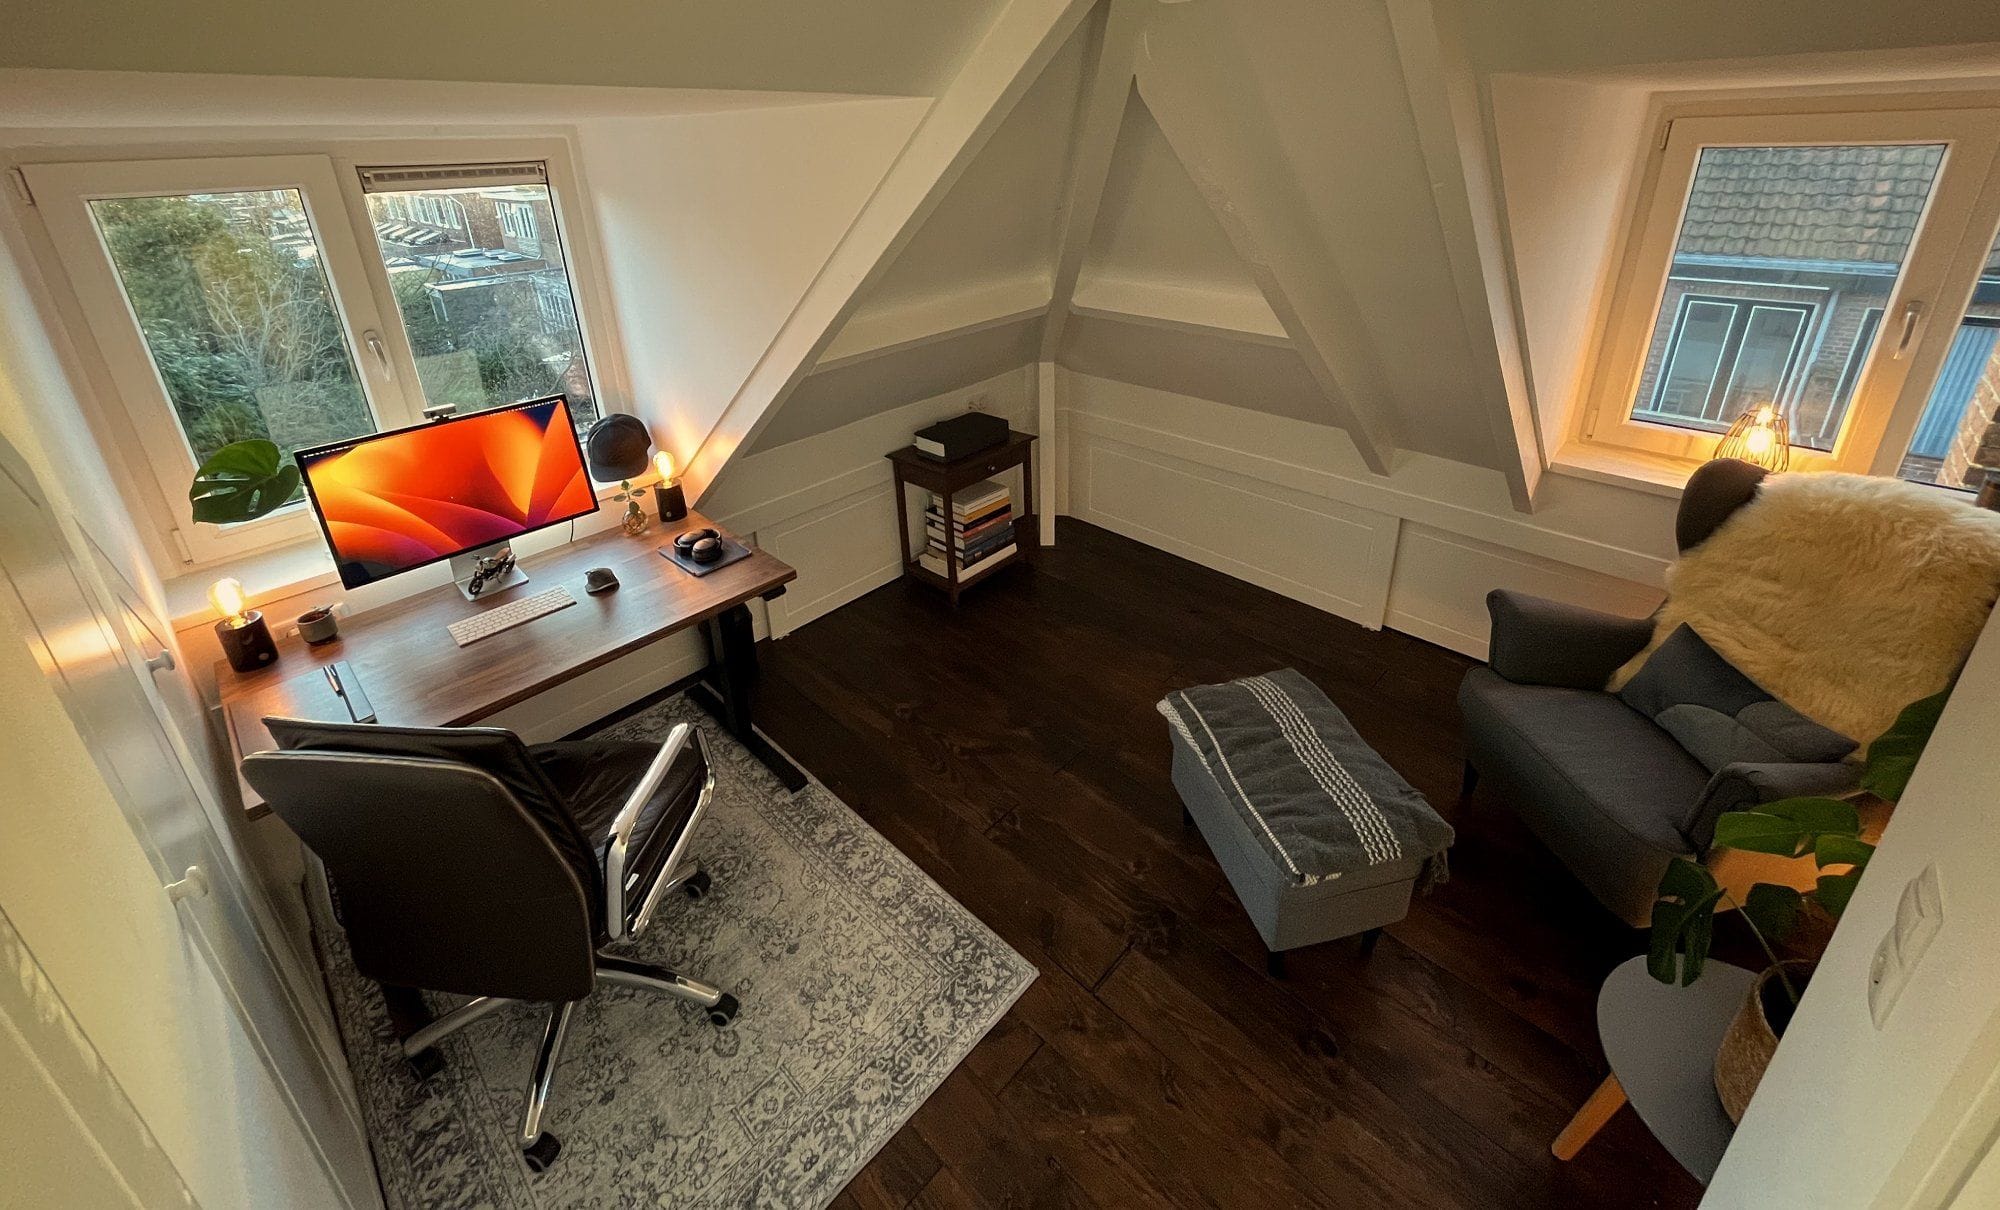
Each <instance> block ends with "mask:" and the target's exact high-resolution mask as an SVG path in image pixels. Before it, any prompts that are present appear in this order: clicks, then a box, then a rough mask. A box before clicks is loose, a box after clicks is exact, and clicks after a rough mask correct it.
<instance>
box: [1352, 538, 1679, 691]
mask: <svg viewBox="0 0 2000 1210" xmlns="http://www.w3.org/2000/svg"><path fill="white" fill-rule="evenodd" d="M1495 588H1509V589H1514V590H1517V591H1520V592H1528V593H1534V594H1535V595H1537V596H1543V597H1550V598H1553V599H1555V600H1559V601H1566V602H1568V603H1570V604H1572V605H1586V606H1589V607H1590V608H1592V609H1602V610H1604V611H1606V612H1607V613H1617V614H1624V615H1626V616H1628V617H1643V616H1645V615H1646V614H1648V613H1650V612H1652V610H1653V608H1654V607H1655V606H1657V605H1658V604H1659V603H1660V600H1661V592H1660V590H1659V589H1657V588H1653V587H1649V586H1647V585H1644V584H1635V583H1633V582H1632V581H1630V580H1621V579H1618V578H1616V577H1614V576H1607V575H1605V574H1603V573H1602V572H1596V571H1590V570H1588V569H1586V568H1582V567H1576V566H1573V565H1571V564H1568V563H1558V562H1556V561H1555V560H1554V559H1545V558H1542V557H1541V556H1540V555H1532V554H1528V553H1526V552H1524V551H1519V550H1512V549H1509V548H1508V547H1505V546H1496V545H1494V544H1493V543H1491V542H1482V541H1480V540H1479V539H1478V538H1468V537H1466V536H1464V535H1462V534H1454V533H1450V532H1448V531H1445V530H1441V529H1433V528H1432V527H1430V526H1428V525H1420V524H1417V523H1415V522H1406V523H1405V524H1404V525H1403V530H1402V534H1401V536H1400V538H1399V539H1398V541H1397V543H1396V558H1395V573H1394V575H1393V576H1392V577H1391V578H1390V581H1389V607H1388V624H1389V625H1390V626H1391V627H1394V628H1395V629H1397V630H1401V631H1403V632H1405V633H1406V634H1413V635H1416V636H1417V637H1418V638H1420V639H1426V640H1429V641H1430V642H1433V643H1436V644H1438V645H1440V646H1443V647H1449V648H1451V649H1453V650H1454V651H1462V652H1464V653H1465V654H1467V655H1470V656H1476V657H1478V658H1479V659H1485V658H1486V644H1487V632H1488V621H1487V614H1486V594H1487V593H1488V592H1490V591H1491V590H1493V589H1495Z"/></svg>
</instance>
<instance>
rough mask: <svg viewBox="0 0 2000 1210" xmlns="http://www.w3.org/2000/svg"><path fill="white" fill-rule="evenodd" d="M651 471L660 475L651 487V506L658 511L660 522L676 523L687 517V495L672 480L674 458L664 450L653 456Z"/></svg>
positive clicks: (676, 480) (678, 482)
mask: <svg viewBox="0 0 2000 1210" xmlns="http://www.w3.org/2000/svg"><path fill="white" fill-rule="evenodd" d="M653 469H654V470H656V471H658V472H659V473H660V481H659V482H658V483H656V484H654V485H653V504H654V505H655V506H656V507H658V509H659V510H660V520H662V521H678V520H680V519H681V518H682V517H685V516H687V515H688V500H687V493H686V492H684V491H682V490H681V481H680V480H678V479H676V478H674V456H673V455H672V454H669V453H668V452H667V451H665V450H661V451H660V452H659V453H657V454H654V455H653Z"/></svg>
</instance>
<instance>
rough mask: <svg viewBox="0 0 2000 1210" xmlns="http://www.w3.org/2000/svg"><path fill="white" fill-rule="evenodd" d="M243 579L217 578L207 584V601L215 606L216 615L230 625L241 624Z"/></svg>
mask: <svg viewBox="0 0 2000 1210" xmlns="http://www.w3.org/2000/svg"><path fill="white" fill-rule="evenodd" d="M243 602H244V596H243V581H241V580H238V579H234V578H225V579H221V580H217V581H216V582H215V583H213V584H210V585H209V586H208V603H209V604H211V605H213V606H215V612H216V614H217V616H219V617H221V618H222V619H223V620H224V621H226V622H228V623H229V624H230V625H231V626H241V625H243V623H244V621H245V619H244V616H243Z"/></svg>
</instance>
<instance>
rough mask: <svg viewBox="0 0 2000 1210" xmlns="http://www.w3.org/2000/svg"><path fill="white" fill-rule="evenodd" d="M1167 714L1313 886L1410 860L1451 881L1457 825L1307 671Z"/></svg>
mask: <svg viewBox="0 0 2000 1210" xmlns="http://www.w3.org/2000/svg"><path fill="white" fill-rule="evenodd" d="M1159 711H1160V713H1161V714H1163V715H1165V716H1166V718H1167V721H1168V722H1170V723H1172V724H1173V726H1174V730H1175V732H1176V733H1177V734H1178V735H1179V737H1180V739H1181V741H1182V742H1183V743H1186V744H1187V745H1188V746H1189V747H1190V748H1192V749H1193V750H1194V753H1195V755H1196V756H1198V757H1200V758H1201V762H1202V764H1203V765H1204V766H1206V767H1207V769H1208V772H1209V776H1211V777H1213V778H1215V781H1216V785H1217V786H1218V787H1219V788H1220V790H1221V792H1222V796H1223V797H1224V798H1225V799H1227V800H1228V801H1229V802H1230V803H1231V804H1232V805H1234V806H1235V807H1236V809H1237V811H1238V812H1240V813H1241V814H1242V816H1243V821H1244V824H1245V825H1246V826H1247V827H1248V828H1249V830H1250V832H1251V834H1252V835H1254V836H1256V837H1257V839H1258V842H1259V843H1260V844H1262V845H1263V846H1264V850H1265V852H1266V853H1267V854H1268V855H1269V856H1270V858H1271V862H1272V864H1273V865H1275V866H1276V867H1277V868H1279V869H1281V870H1283V871H1285V872H1286V873H1287V874H1288V875H1290V876H1291V877H1292V878H1293V879H1294V880H1295V881H1297V882H1299V883H1300V884H1301V885H1307V886H1310V885H1311V884H1313V883H1316V882H1320V881H1323V880H1325V879H1328V878H1338V877H1339V876H1340V875H1341V874H1343V873H1347V872H1349V871H1354V870H1360V869H1365V868H1367V867H1369V866H1379V865H1388V864H1391V863H1402V862H1412V863H1417V862H1421V863H1423V865H1424V872H1425V878H1424V882H1425V884H1426V885H1428V884H1430V883H1434V882H1441V881H1443V880H1444V873H1445V869H1444V851H1445V849H1446V848H1448V847H1449V846H1450V845H1451V841H1452V831H1451V825H1450V824H1448V823H1446V822H1445V821H1444V820H1443V819H1442V818H1441V817H1439V815H1438V813H1437V812H1436V811H1433V810H1431V806H1430V804H1429V803H1428V802H1425V801H1424V796H1423V795H1422V794H1419V793H1418V792H1417V791H1416V788H1415V787H1413V786H1411V785H1410V783H1409V782H1406V781H1404V780H1403V779H1402V777H1401V776H1400V775H1398V774H1397V772H1396V771H1395V770H1394V769H1391V768H1390V767H1389V765H1388V762H1386V761H1384V760H1383V759H1382V758H1381V757H1380V756H1378V755H1376V753H1375V750H1374V749H1373V748H1370V747H1369V746H1368V745H1367V744H1365V743H1363V742H1362V740H1361V737H1360V736H1359V735H1357V734H1355V732H1354V727H1353V725H1352V724H1350V723H1349V722H1348V721H1347V716H1346V715H1344V714H1342V713H1341V712H1340V710H1339V708H1338V707H1336V706H1335V705H1334V704H1333V703H1332V702H1330V701H1328V700H1327V697H1326V694H1324V693H1321V692H1320V690H1319V686H1317V685H1315V684H1313V683H1312V682H1311V681H1309V680H1307V679H1306V678H1305V677H1303V676H1301V675H1299V674H1298V673H1297V672H1296V671H1294V670H1292V669H1290V668H1285V669H1281V670H1280V671H1277V672H1273V673H1270V674H1268V675H1265V676H1252V677H1245V678H1244V679H1242V680H1240V681H1230V682H1228V683H1226V684H1221V685H1201V686H1198V687H1196V688H1193V689H1181V690H1177V691H1175V692H1173V693H1170V694H1168V695H1167V696H1166V697H1165V698H1163V699H1161V701H1160V704H1159Z"/></svg>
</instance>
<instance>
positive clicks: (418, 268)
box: [361, 164, 597, 422]
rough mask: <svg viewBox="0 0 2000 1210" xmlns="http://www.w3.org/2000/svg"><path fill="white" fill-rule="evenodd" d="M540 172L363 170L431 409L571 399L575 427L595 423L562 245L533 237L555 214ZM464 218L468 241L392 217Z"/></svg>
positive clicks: (461, 226)
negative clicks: (402, 213)
mask: <svg viewBox="0 0 2000 1210" xmlns="http://www.w3.org/2000/svg"><path fill="white" fill-rule="evenodd" d="M545 178H546V174H545V173H544V172H543V170H542V167H541V165H539V164H533V165H521V166H518V168H517V169H516V170H515V171H513V172H511V173H510V172H508V171H507V169H506V167H505V166H480V167H477V168H473V169H467V170H462V171H458V172H454V171H452V170H449V169H435V168H422V169H365V170H363V172H362V174H361V183H362V189H363V190H364V191H365V192H366V193H367V195H368V214H369V218H370V220H371V226H373V228H374V230H375V240H376V247H377V250H378V252H379V253H380V255H381V258H382V263H383V266H384V267H385V268H387V269H388V270H389V275H390V285H391V289H392V291H393V293H394V294H395V299H396V311H397V314H398V315H400V316H401V318H402V324H403V336H404V339H405V341H407V343H408V345H409V349H410V353H411V355H412V356H413V357H414V358H415V360H416V370H417V379H418V381H419V383H420V384H421V385H422V388H423V394H424V400H425V402H426V403H427V404H440V403H449V404H453V405H455V406H457V407H459V408H461V409H465V408H489V407H498V406H501V405H504V404H509V403H517V402H519V401H521V400H523V399H532V398H534V397H535V396H537V395H553V394H555V393H556V392H558V391H560V392H562V393H563V394H566V395H568V396H569V399H570V410H571V413H572V415H574V416H575V417H576V418H577V419H578V421H579V422H585V421H589V420H592V419H595V418H596V416H597V393H596V391H595V390H594V389H593V388H592V387H591V380H590V365H589V360H588V358H587V357H586V355H585V352H584V345H583V333H582V331H581V329H579V328H578V326H577V321H576V303H575V299H574V291H573V287H572V285H571V282H570V278H569V266H568V264H567V263H566V262H565V259H564V257H563V250H562V241H561V240H560V239H549V240H546V241H544V240H542V239H541V238H538V231H539V228H538V225H537V222H536V215H537V213H538V212H541V211H546V212H547V213H549V214H550V215H551V216H553V215H554V213H555V206H554V200H553V198H552V196H551V194H550V192H549V186H548V182H547V180H546V179H545ZM404 201H413V202H415V203H416V204H417V205H418V207H419V208H422V209H426V210H433V211H440V212H441V211H447V210H448V211H450V212H452V213H454V214H456V215H458V216H460V219H461V221H460V222H459V223H458V224H457V229H458V230H460V231H464V232H465V233H466V235H465V237H464V238H463V239H437V238H433V236H434V235H435V233H433V232H429V231H411V230H409V229H408V228H407V227H405V226H404V225H403V224H400V223H399V222H397V220H396V211H397V207H398V204H399V203H401V202H404Z"/></svg>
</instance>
